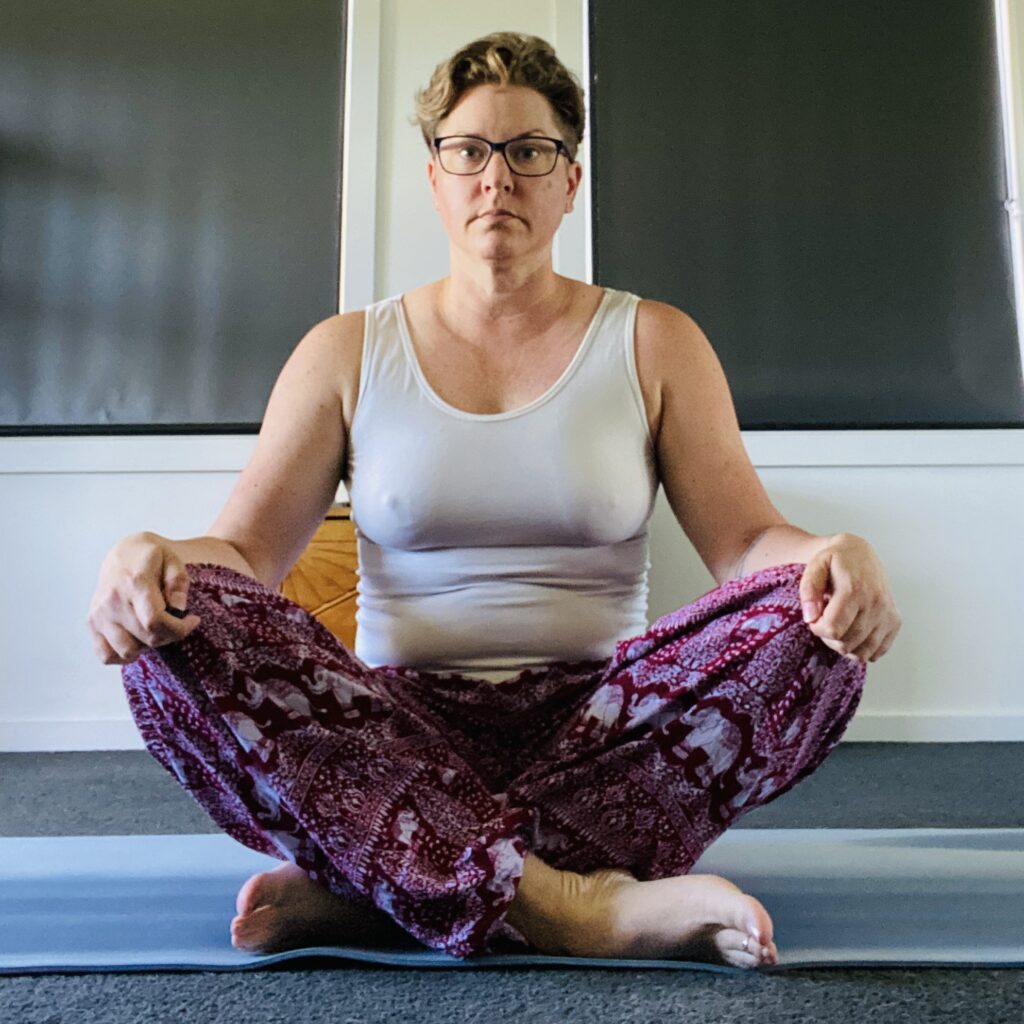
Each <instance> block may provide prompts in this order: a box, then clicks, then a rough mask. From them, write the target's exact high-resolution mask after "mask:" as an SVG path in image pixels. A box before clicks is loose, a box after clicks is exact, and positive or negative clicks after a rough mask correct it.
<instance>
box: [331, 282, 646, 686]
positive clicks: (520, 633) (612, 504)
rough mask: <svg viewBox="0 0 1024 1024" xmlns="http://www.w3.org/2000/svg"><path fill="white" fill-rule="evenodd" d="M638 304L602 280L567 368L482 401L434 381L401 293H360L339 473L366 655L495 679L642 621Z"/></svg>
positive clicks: (598, 645)
mask: <svg viewBox="0 0 1024 1024" xmlns="http://www.w3.org/2000/svg"><path fill="white" fill-rule="evenodd" d="M638 302H639V298H638V296H636V295H633V294H632V293H630V292H624V291H618V290H614V289H610V288H606V289H605V294H604V297H603V298H602V300H601V304H600V306H599V307H598V310H597V312H596V313H595V315H594V318H593V320H592V321H591V323H590V325H589V327H588V328H587V331H586V334H585V335H584V337H583V340H582V342H581V343H580V346H579V349H578V350H577V352H576V354H575V356H574V357H573V359H572V362H570V363H569V365H568V367H567V368H566V370H565V372H564V373H563V374H562V376H561V377H559V379H558V380H557V381H556V382H555V383H554V384H553V385H552V386H551V388H550V389H549V390H548V391H547V392H546V393H545V394H543V395H541V396H540V397H539V398H537V399H536V400H534V401H533V402H530V403H529V404H528V405H525V406H523V407H521V408H519V409H515V410H512V411H511V412H505V413H496V414H491V415H477V414H474V413H468V412H463V411H462V410H459V409H456V408H454V407H453V406H451V405H449V404H448V403H447V402H445V401H444V400H443V399H441V398H440V397H439V396H438V395H437V394H436V393H435V392H434V391H433V389H432V388H431V387H430V385H429V384H428V383H427V380H426V378H425V376H424V375H423V371H422V369H421V368H420V365H419V362H418V360H417V358H416V354H415V351H414V349H413V347H412V342H411V340H410V337H409V331H408V325H407V323H406V320H405V314H404V311H403V309H402V303H401V296H400V295H397V296H392V297H391V298H387V299H382V300H381V301H379V302H376V303H374V304H373V305H371V306H368V307H367V308H366V327H365V333H364V339H363V362H362V370H361V372H360V379H359V397H358V402H357V405H356V411H355V415H354V417H353V422H352V429H351V433H350V437H349V461H348V466H347V467H346V472H347V476H346V478H345V483H346V486H347V487H348V491H349V500H350V502H351V506H352V521H353V523H354V525H355V529H356V539H357V548H358V558H359V582H358V588H357V601H356V607H357V610H356V642H355V654H356V656H357V657H358V658H360V659H361V660H362V661H363V662H365V663H366V664H367V665H369V666H371V667H378V666H382V665H403V666H406V667H409V668H416V669H421V670H427V671H432V672H461V673H463V674H465V675H472V676H479V677H482V678H485V679H489V680H491V681H500V680H502V679H507V678H510V677H511V676H514V675H516V674H518V673H519V672H521V671H522V670H523V669H525V668H530V667H534V666H541V665H547V664H551V663H552V662H555V661H583V660H590V659H595V660H596V659H603V658H607V657H610V656H611V655H612V653H613V651H614V647H615V643H616V641H617V640H621V639H626V638H627V637H631V636H635V635H636V634H638V633H642V632H643V631H644V630H645V629H646V628H647V592H648V590H647V570H648V569H649V568H650V561H649V560H648V522H649V520H650V517H651V512H652V510H653V508H654V498H655V494H656V492H657V488H658V480H657V473H656V470H655V461H654V452H653V445H652V442H651V437H650V432H649V430H648V427H647V418H646V415H645V412H644V402H643V396H642V394H641V391H640V385H639V381H638V379H637V373H636V361H635V352H634V341H633V338H634V324H635V321H636V307H637V303H638Z"/></svg>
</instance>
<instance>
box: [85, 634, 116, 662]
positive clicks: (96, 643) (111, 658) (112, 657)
mask: <svg viewBox="0 0 1024 1024" xmlns="http://www.w3.org/2000/svg"><path fill="white" fill-rule="evenodd" d="M92 649H93V650H94V651H95V652H96V657H97V658H99V659H100V661H102V662H103V664H104V665H120V664H121V663H122V659H121V657H120V656H119V655H118V653H117V652H116V651H115V650H114V648H113V647H111V646H110V644H108V643H107V638H106V637H104V636H100V635H99V634H98V633H96V634H93V638H92Z"/></svg>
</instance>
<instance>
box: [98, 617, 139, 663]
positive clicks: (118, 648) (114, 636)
mask: <svg viewBox="0 0 1024 1024" xmlns="http://www.w3.org/2000/svg"><path fill="white" fill-rule="evenodd" d="M105 636H106V640H107V643H108V644H109V646H110V647H112V648H113V650H114V653H115V654H116V655H117V656H118V658H120V659H121V663H123V664H127V663H129V662H132V661H134V660H135V659H136V658H137V657H138V656H139V655H140V654H141V653H142V651H143V650H144V649H145V648H144V645H143V644H141V643H139V641H138V639H137V638H136V637H134V636H132V634H131V633H129V632H128V630H127V629H125V628H124V627H123V626H121V625H118V623H116V622H112V623H110V624H109V625H108V626H107V628H106V631H105Z"/></svg>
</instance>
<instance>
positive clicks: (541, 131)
mask: <svg viewBox="0 0 1024 1024" xmlns="http://www.w3.org/2000/svg"><path fill="white" fill-rule="evenodd" d="M544 131H545V129H544V128H531V129H530V130H529V131H526V132H520V133H519V134H518V135H513V136H512V138H511V139H508V140H507V141H509V142H511V141H512V139H525V138H526V137H527V136H528V135H543V134H544ZM452 135H472V136H475V137H477V138H481V139H482V138H484V137H485V136H483V135H481V134H480V133H479V132H452Z"/></svg>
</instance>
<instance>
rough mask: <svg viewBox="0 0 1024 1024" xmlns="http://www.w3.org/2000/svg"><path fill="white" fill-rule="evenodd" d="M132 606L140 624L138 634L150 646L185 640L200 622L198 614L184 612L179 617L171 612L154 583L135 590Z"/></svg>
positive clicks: (135, 617) (134, 615)
mask: <svg viewBox="0 0 1024 1024" xmlns="http://www.w3.org/2000/svg"><path fill="white" fill-rule="evenodd" d="M131 607H132V612H133V618H134V619H135V620H136V621H137V622H138V626H139V632H138V633H137V634H136V635H137V636H138V638H139V639H140V640H142V641H143V642H144V643H145V644H146V645H147V646H149V647H162V646H163V645H164V644H168V643H174V642H175V641H177V640H183V639H184V638H185V637H186V636H188V635H189V633H191V632H192V630H193V629H195V627H196V625H197V624H198V623H199V617H198V616H196V615H192V616H188V615H187V614H185V613H184V612H183V613H182V614H183V617H182V618H179V617H178V616H176V615H171V614H169V613H168V611H167V602H166V601H165V600H164V596H163V594H162V593H161V592H160V591H159V590H158V589H157V587H156V586H155V585H154V584H149V585H144V586H142V587H141V588H140V589H139V590H137V591H133V592H132V597H131ZM129 628H131V627H129Z"/></svg>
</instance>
